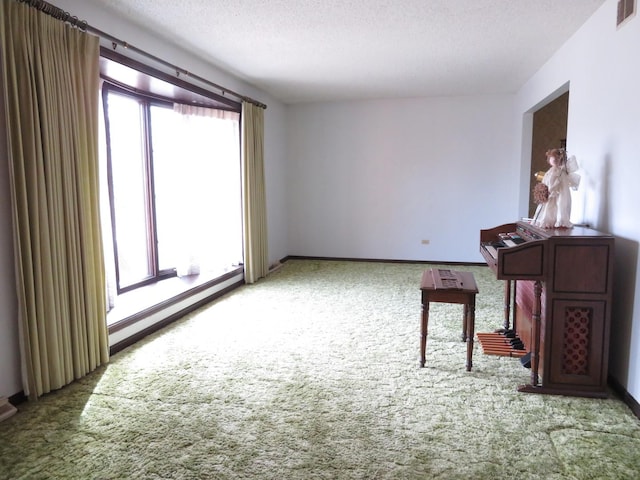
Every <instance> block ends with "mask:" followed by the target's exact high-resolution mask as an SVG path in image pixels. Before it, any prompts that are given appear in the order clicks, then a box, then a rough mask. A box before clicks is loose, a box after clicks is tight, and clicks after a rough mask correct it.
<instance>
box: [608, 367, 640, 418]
mask: <svg viewBox="0 0 640 480" xmlns="http://www.w3.org/2000/svg"><path fill="white" fill-rule="evenodd" d="M607 380H608V383H609V386H610V387H611V389H612V390H613V391H614V393H615V394H616V395H617V396H618V397H619V398H620V400H622V401H623V402H624V403H625V404H626V405H627V406H628V407H629V408H630V409H631V412H632V413H633V414H634V415H635V416H636V417H637V418H638V419H640V403H638V401H637V400H636V399H635V398H633V396H632V395H631V394H630V393H629V392H628V391H627V389H626V388H624V387H623V386H622V384H621V383H620V382H618V380H616V379H615V378H614V377H612V376H611V375H609V378H608V379H607Z"/></svg>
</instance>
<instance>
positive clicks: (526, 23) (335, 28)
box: [54, 0, 615, 103]
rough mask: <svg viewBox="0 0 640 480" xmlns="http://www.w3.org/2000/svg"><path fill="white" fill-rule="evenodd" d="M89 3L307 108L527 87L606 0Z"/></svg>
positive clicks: (99, 0) (151, 0)
mask: <svg viewBox="0 0 640 480" xmlns="http://www.w3.org/2000/svg"><path fill="white" fill-rule="evenodd" d="M85 1H87V2H88V3H99V4H102V5H103V6H104V8H107V9H109V10H111V11H114V12H116V14H119V15H125V16H128V17H130V20H132V21H133V22H135V23H137V24H139V26H140V27H141V28H144V29H149V30H153V31H155V32H159V33H160V34H161V36H162V37H164V38H166V39H168V40H169V41H172V42H174V43H178V44H181V45H182V46H183V47H184V48H185V49H187V50H189V51H191V52H193V53H194V54H196V55H198V56H200V57H202V58H203V59H204V60H206V61H208V62H211V63H213V64H215V65H217V66H219V67H221V68H223V69H225V70H227V71H229V72H231V73H233V74H234V75H236V76H238V77H240V78H242V79H244V80H246V81H247V82H249V83H251V84H253V85H255V86H257V87H259V88H261V89H263V90H265V91H266V92H269V93H270V94H272V95H273V96H274V97H276V98H278V99H280V100H282V101H284V102H286V103H297V102H309V101H330V100H345V99H363V98H390V97H423V96H443V95H472V94H490V93H506V92H515V91H516V90H517V89H518V88H519V87H521V86H522V85H523V83H524V82H525V81H526V80H527V79H528V78H529V77H530V76H531V75H532V74H533V73H535V71H536V70H537V69H538V68H540V66H542V65H543V64H544V62H545V61H546V60H548V59H549V58H550V57H551V55H552V54H553V53H554V52H555V51H556V50H557V49H558V48H559V47H560V46H562V44H563V43H564V42H565V41H566V40H567V39H568V38H569V37H570V36H571V35H572V34H573V33H574V32H575V31H576V30H577V29H578V28H579V27H580V26H581V25H582V24H583V23H584V22H585V21H586V20H587V19H588V18H589V17H590V16H591V15H592V14H593V13H594V12H595V11H596V10H597V9H598V8H599V7H600V6H601V5H602V4H603V3H604V1H605V0H182V1H180V2H176V1H175V0H85ZM54 3H55V1H54ZM611 22H612V25H614V22H615V19H614V18H612V19H611ZM90 23H91V22H90ZM123 40H127V39H126V38H124V39H123ZM179 66H180V65H179Z"/></svg>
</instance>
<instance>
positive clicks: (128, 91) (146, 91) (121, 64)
mask: <svg viewBox="0 0 640 480" xmlns="http://www.w3.org/2000/svg"><path fill="white" fill-rule="evenodd" d="M176 74H178V72H176ZM178 75H179V74H178ZM100 77H101V79H102V80H103V82H104V83H103V88H102V102H103V106H104V124H105V133H106V138H107V145H106V149H107V150H106V155H107V182H108V196H109V203H110V207H111V208H110V217H111V218H110V221H111V227H112V232H111V233H112V242H113V253H114V260H115V273H116V291H117V294H118V295H120V294H122V293H125V292H128V291H131V290H134V289H137V288H140V287H143V286H147V285H152V284H155V283H157V282H158V281H160V280H164V279H168V278H172V277H176V276H177V273H176V270H175V268H174V269H169V270H160V269H159V259H158V255H157V241H156V239H157V229H156V213H155V205H154V204H155V200H154V194H153V191H154V185H153V158H152V156H153V153H152V148H151V141H152V138H151V135H152V134H153V133H152V132H151V130H150V129H149V125H150V107H151V106H152V105H154V106H161V107H168V106H173V104H174V103H185V104H189V105H196V106H202V107H208V108H215V109H218V110H226V111H232V112H236V113H238V114H240V115H241V112H242V105H241V103H239V102H236V101H234V100H231V99H229V98H227V97H224V96H223V95H219V94H216V93H214V92H211V91H209V90H206V89H204V88H202V87H199V86H197V85H194V84H193V83H190V82H186V81H184V80H182V79H180V78H178V77H176V76H173V75H171V74H168V73H165V72H162V71H160V70H158V69H155V68H153V67H150V66H149V65H146V64H144V63H141V62H139V61H137V60H135V59H133V58H130V57H127V56H125V55H121V54H119V53H118V52H115V51H114V50H110V49H108V48H106V47H101V48H100ZM110 92H113V93H116V94H119V95H126V96H129V97H131V98H134V99H137V100H138V101H139V102H142V103H144V105H145V106H144V111H145V114H144V120H143V123H144V143H145V145H144V150H145V154H144V156H145V159H144V161H145V172H146V176H147V179H146V181H147V185H146V192H145V193H146V208H147V218H148V221H149V222H150V225H147V242H148V249H149V251H150V252H152V253H151V258H149V259H148V261H149V263H150V267H151V268H150V270H151V271H152V275H151V276H150V277H147V278H145V279H144V280H141V281H140V282H136V283H134V284H131V285H127V286H125V287H122V288H121V286H120V266H119V261H118V247H117V242H116V223H115V211H114V208H113V205H114V189H113V176H112V163H111V162H112V160H111V145H110V141H109V140H108V139H109V136H110V131H109V128H110V127H109V116H108V106H107V103H108V102H106V98H107V96H108V94H109V93H110Z"/></svg>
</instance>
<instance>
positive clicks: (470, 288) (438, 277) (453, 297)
mask: <svg viewBox="0 0 640 480" xmlns="http://www.w3.org/2000/svg"><path fill="white" fill-rule="evenodd" d="M420 290H421V291H422V323H421V328H420V366H421V367H424V363H425V353H426V347H427V327H428V324H429V303H430V302H441V303H458V304H462V305H464V316H463V319H462V341H463V342H464V341H466V342H467V371H470V370H471V366H472V357H473V337H474V334H475V332H474V329H475V311H476V293H478V286H477V285H476V280H475V278H473V273H471V272H458V271H454V270H448V269H429V270H425V271H424V273H423V274H422V282H421V283H420Z"/></svg>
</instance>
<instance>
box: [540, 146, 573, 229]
mask: <svg viewBox="0 0 640 480" xmlns="http://www.w3.org/2000/svg"><path fill="white" fill-rule="evenodd" d="M547 162H548V163H549V165H551V168H549V170H547V172H546V173H545V174H544V177H543V178H542V182H541V183H540V184H539V185H537V186H536V189H535V190H534V196H535V197H536V202H538V203H539V205H538V208H537V209H536V213H535V215H534V216H533V222H532V223H533V224H534V225H536V226H538V227H542V228H571V227H572V226H573V225H572V224H571V222H570V221H569V217H570V216H571V190H572V189H573V190H577V189H578V185H580V175H578V174H577V173H576V171H577V170H578V168H579V167H578V162H577V160H576V157H574V156H571V157H569V158H567V152H566V151H565V150H564V148H554V149H552V150H547Z"/></svg>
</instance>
